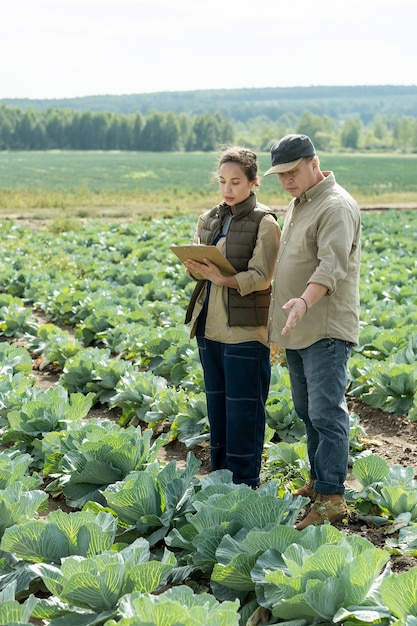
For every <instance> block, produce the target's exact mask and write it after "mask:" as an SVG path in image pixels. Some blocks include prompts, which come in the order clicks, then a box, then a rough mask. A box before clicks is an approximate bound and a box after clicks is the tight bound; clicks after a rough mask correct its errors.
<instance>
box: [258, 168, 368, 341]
mask: <svg viewBox="0 0 417 626" xmlns="http://www.w3.org/2000/svg"><path fill="white" fill-rule="evenodd" d="M323 174H324V176H325V178H324V180H322V181H321V182H320V183H318V184H317V185H315V186H314V187H312V188H311V189H309V190H308V191H307V192H306V193H305V194H303V196H302V197H301V198H300V199H299V200H298V199H294V200H292V201H291V203H290V205H289V207H288V210H287V213H286V216H285V220H284V225H283V229H282V235H281V245H280V251H279V255H278V262H277V267H276V272H275V277H274V280H273V284H272V299H271V306H270V311H269V322H268V339H269V341H270V342H271V343H273V344H276V345H279V346H283V347H285V348H289V349H294V350H297V349H301V348H306V347H308V346H310V345H312V344H313V343H315V342H316V341H319V340H320V339H324V338H326V337H332V338H334V339H343V340H345V341H350V342H352V343H354V344H356V343H357V342H358V337H359V265H360V236H361V217H360V209H359V206H358V205H357V203H356V202H355V200H354V199H353V198H352V197H351V196H350V195H349V194H348V192H347V191H346V190H345V189H343V187H341V186H340V185H338V184H337V183H336V180H335V177H334V174H333V172H323ZM309 283H318V284H320V285H324V286H325V287H327V290H328V291H327V295H326V296H324V297H323V298H322V299H321V300H319V302H317V303H316V304H315V305H314V306H313V307H311V309H310V310H309V311H308V312H307V313H306V315H305V316H304V317H303V318H302V319H301V321H300V322H299V323H298V324H297V326H296V327H295V328H293V329H292V330H290V331H289V333H288V334H286V335H284V336H282V335H281V330H282V328H283V327H284V326H285V322H286V318H287V315H288V313H287V312H286V311H283V310H282V306H283V305H284V304H285V303H286V302H287V301H288V300H290V299H291V298H296V297H298V296H300V295H301V294H302V293H303V291H304V290H305V288H306V286H307V285H308V284H309Z"/></svg>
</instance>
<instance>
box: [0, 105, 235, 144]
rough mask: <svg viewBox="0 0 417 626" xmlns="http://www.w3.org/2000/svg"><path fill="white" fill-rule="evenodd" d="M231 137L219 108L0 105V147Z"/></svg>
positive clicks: (209, 141)
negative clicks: (192, 111)
mask: <svg viewBox="0 0 417 626" xmlns="http://www.w3.org/2000/svg"><path fill="white" fill-rule="evenodd" d="M230 141H233V127H232V124H231V122H229V121H228V120H226V119H224V118H223V117H222V116H220V115H219V114H214V115H212V114H208V113H206V114H202V115H195V116H192V117H190V116H188V115H186V114H183V113H181V114H178V115H175V114H174V113H170V112H160V111H150V112H149V114H148V115H146V116H143V115H142V114H141V113H140V112H137V113H134V114H129V115H123V114H120V113H113V112H99V113H92V112H91V111H84V112H79V111H73V110H68V109H48V110H46V111H37V110H34V109H32V108H29V109H26V110H22V109H20V108H15V107H10V106H7V105H5V106H2V107H0V150H141V151H152V152H176V151H187V152H188V151H190V152H192V151H211V150H215V149H216V148H217V146H218V145H219V143H228V142H230Z"/></svg>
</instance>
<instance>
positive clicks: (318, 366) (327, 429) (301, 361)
mask: <svg viewBox="0 0 417 626" xmlns="http://www.w3.org/2000/svg"><path fill="white" fill-rule="evenodd" d="M351 352H352V344H351V343H349V342H347V341H342V340H341V339H322V340H321V341H317V342H316V343H314V344H313V345H312V346H309V347H308V348H304V349H302V350H286V355H287V363H288V368H289V372H290V380H291V392H292V397H293V401H294V408H295V410H296V412H297V414H298V415H299V416H300V418H301V419H302V420H303V422H304V424H305V427H306V433H307V450H308V458H309V462H310V476H311V478H313V479H315V481H316V482H315V487H314V488H315V491H317V492H318V493H323V494H333V493H341V494H343V493H344V492H345V487H344V481H345V479H346V475H347V469H348V457H349V413H348V409H347V406H346V401H345V391H346V385H347V362H348V359H349V357H350V355H351Z"/></svg>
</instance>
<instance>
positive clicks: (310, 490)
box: [291, 478, 318, 502]
mask: <svg viewBox="0 0 417 626" xmlns="http://www.w3.org/2000/svg"><path fill="white" fill-rule="evenodd" d="M314 482H315V480H314V478H310V480H308V481H307V482H306V484H305V485H303V486H302V487H299V489H295V490H294V491H292V492H291V495H292V496H294V498H295V497H296V496H303V497H304V498H310V500H311V501H312V502H314V500H315V499H316V498H317V495H318V494H317V492H316V491H314Z"/></svg>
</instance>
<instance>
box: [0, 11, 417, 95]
mask: <svg viewBox="0 0 417 626" xmlns="http://www.w3.org/2000/svg"><path fill="white" fill-rule="evenodd" d="M416 6H417V5H416V3H415V0H349V1H345V0H293V1H290V0H251V1H247V0H209V1H206V2H202V1H201V0H1V5H0V58H1V64H0V68H1V69H0V98H41V99H44V98H67V97H68V98H72V97H77V96H86V95H102V94H115V95H119V94H132V93H151V92H160V91H189V90H194V89H235V88H244V87H292V86H310V85H416V84H417V66H416V61H417V36H416V23H417V22H416V10H415V7H416Z"/></svg>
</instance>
